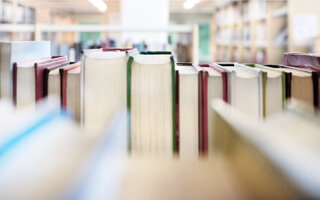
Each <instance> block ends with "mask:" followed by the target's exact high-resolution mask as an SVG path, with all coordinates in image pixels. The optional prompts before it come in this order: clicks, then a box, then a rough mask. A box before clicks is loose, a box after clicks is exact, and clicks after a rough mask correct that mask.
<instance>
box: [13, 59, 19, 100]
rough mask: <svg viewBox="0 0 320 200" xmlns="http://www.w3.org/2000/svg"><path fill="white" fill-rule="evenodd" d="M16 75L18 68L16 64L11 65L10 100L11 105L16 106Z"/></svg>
mask: <svg viewBox="0 0 320 200" xmlns="http://www.w3.org/2000/svg"><path fill="white" fill-rule="evenodd" d="M17 73H18V67H17V63H13V69H12V87H13V88H12V100H13V105H15V106H16V105H17Z"/></svg>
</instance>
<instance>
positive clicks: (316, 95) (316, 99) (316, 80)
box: [312, 72, 320, 108]
mask: <svg viewBox="0 0 320 200" xmlns="http://www.w3.org/2000/svg"><path fill="white" fill-rule="evenodd" d="M319 77H320V72H312V82H313V104H314V107H315V108H319Z"/></svg>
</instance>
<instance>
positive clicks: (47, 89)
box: [43, 63, 72, 99]
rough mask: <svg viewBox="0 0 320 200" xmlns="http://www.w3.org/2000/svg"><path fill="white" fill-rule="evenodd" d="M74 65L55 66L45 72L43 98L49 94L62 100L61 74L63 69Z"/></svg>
mask: <svg viewBox="0 0 320 200" xmlns="http://www.w3.org/2000/svg"><path fill="white" fill-rule="evenodd" d="M69 64H72V63H63V64H62V65H53V66H50V67H47V68H45V69H44V70H43V97H47V96H48V95H49V94H50V95H53V94H55V96H56V98H58V99H60V96H61V95H60V74H59V70H60V69H61V68H64V67H67V66H68V65H69Z"/></svg>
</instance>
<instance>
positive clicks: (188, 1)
mask: <svg viewBox="0 0 320 200" xmlns="http://www.w3.org/2000/svg"><path fill="white" fill-rule="evenodd" d="M199 2H200V0H185V1H184V3H183V8H184V9H187V10H188V9H191V8H193V7H194V6H195V5H196V4H197V3H199Z"/></svg>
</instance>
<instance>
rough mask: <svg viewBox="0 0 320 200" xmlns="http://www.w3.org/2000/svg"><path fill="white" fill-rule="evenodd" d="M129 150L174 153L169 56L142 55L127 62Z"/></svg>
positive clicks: (172, 67)
mask: <svg viewBox="0 0 320 200" xmlns="http://www.w3.org/2000/svg"><path fill="white" fill-rule="evenodd" d="M127 74H128V80H127V83H128V87H127V89H128V92H127V94H128V99H127V107H128V112H129V114H130V115H129V120H130V121H129V127H128V128H129V137H130V138H129V149H130V150H131V152H132V153H138V154H153V155H163V156H171V155H172V154H173V152H175V151H176V138H175V137H176V135H175V130H176V124H175V120H176V116H175V111H176V110H175V105H176V102H175V65H174V60H173V56H172V55H171V52H146V53H144V52H142V53H140V54H139V55H136V56H134V57H130V58H129V61H128V71H127Z"/></svg>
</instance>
